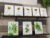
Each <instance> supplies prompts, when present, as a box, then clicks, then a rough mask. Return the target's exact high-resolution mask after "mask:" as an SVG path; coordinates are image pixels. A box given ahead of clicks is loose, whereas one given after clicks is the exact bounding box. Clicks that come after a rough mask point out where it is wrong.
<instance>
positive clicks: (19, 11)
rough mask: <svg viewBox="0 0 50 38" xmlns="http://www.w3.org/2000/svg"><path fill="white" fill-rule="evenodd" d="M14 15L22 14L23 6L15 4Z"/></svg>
mask: <svg viewBox="0 0 50 38" xmlns="http://www.w3.org/2000/svg"><path fill="white" fill-rule="evenodd" d="M15 16H23V6H15Z"/></svg>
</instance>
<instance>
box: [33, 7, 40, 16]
mask: <svg viewBox="0 0 50 38" xmlns="http://www.w3.org/2000/svg"><path fill="white" fill-rule="evenodd" d="M33 16H40V13H39V8H38V7H33Z"/></svg>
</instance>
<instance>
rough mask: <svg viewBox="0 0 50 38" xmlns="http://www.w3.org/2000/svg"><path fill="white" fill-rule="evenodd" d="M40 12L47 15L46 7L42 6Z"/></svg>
mask: <svg viewBox="0 0 50 38" xmlns="http://www.w3.org/2000/svg"><path fill="white" fill-rule="evenodd" d="M40 14H41V16H42V17H43V16H44V17H47V11H46V8H40Z"/></svg>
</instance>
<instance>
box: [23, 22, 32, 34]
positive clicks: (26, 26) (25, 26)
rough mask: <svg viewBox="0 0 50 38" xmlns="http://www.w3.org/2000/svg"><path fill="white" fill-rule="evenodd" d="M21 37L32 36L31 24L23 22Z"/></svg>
mask: <svg viewBox="0 0 50 38" xmlns="http://www.w3.org/2000/svg"><path fill="white" fill-rule="evenodd" d="M23 35H32V23H31V22H23Z"/></svg>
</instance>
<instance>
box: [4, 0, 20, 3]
mask: <svg viewBox="0 0 50 38" xmlns="http://www.w3.org/2000/svg"><path fill="white" fill-rule="evenodd" d="M19 1H20V0H4V2H6V3H19Z"/></svg>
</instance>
